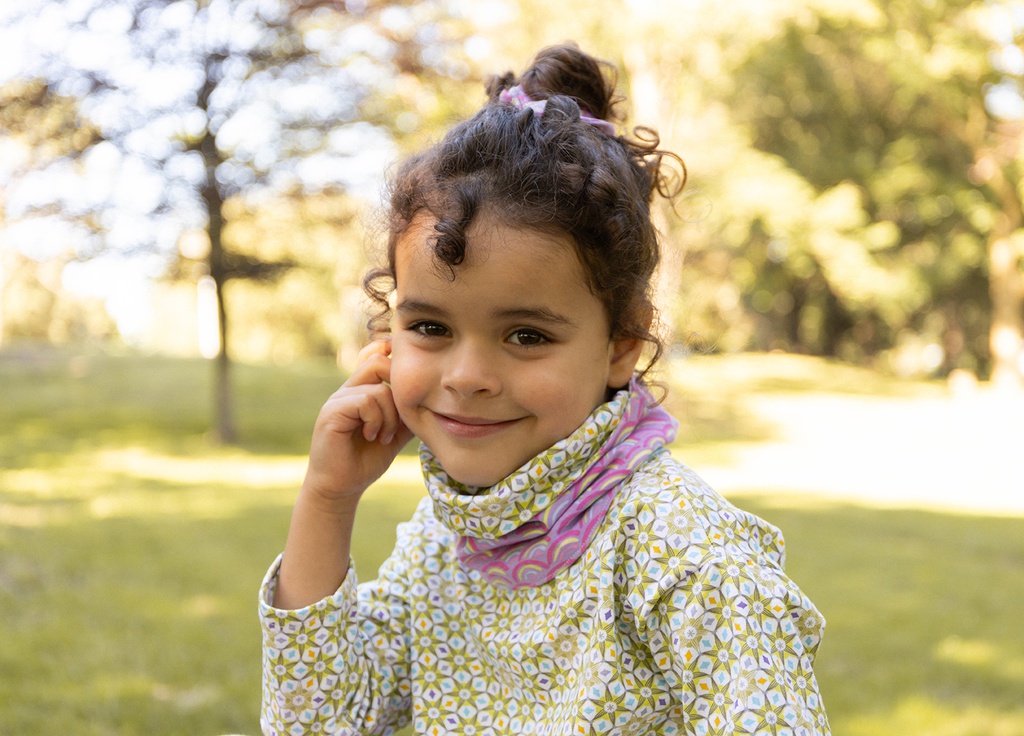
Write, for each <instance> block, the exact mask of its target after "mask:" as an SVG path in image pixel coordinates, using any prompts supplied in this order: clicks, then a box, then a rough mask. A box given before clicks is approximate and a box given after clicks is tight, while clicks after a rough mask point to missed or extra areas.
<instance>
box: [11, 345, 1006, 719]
mask: <svg viewBox="0 0 1024 736" xmlns="http://www.w3.org/2000/svg"><path fill="white" fill-rule="evenodd" d="M693 368H694V369H693V370H689V368H687V370H683V371H682V372H681V373H679V375H677V381H678V383H679V386H676V387H674V390H673V392H672V399H671V405H672V407H673V409H674V410H675V411H677V412H679V413H680V414H681V415H683V417H684V419H685V423H684V429H683V432H682V434H681V439H680V442H679V443H677V448H676V449H677V453H678V454H679V455H680V456H681V457H682V458H683V459H684V460H685V461H687V462H688V463H690V464H691V465H693V466H694V467H696V468H697V469H698V470H699V471H703V467H704V466H705V465H708V466H713V467H715V468H720V469H722V472H723V473H725V472H726V471H729V470H730V469H735V468H737V467H739V465H740V464H741V461H742V460H743V458H744V457H746V456H745V455H744V454H743V453H744V452H746V451H748V450H752V449H757V448H765V447H774V446H775V445H774V444H773V443H775V444H778V445H779V446H780V447H782V446H783V445H785V443H786V442H787V441H789V440H787V438H786V437H780V434H779V429H778V427H777V426H775V425H773V424H772V422H771V421H770V417H767V416H765V415H764V413H763V412H761V411H760V409H763V407H764V406H765V405H767V404H764V403H760V402H776V403H774V404H771V405H772V406H777V405H779V404H778V402H783V403H785V402H787V401H792V402H794V403H798V404H799V405H800V406H802V407H820V406H824V407H832V406H833V405H834V404H833V403H830V402H834V400H835V399H836V397H837V396H846V397H847V398H849V397H850V396H851V392H852V394H853V398H854V400H855V401H857V400H859V399H858V396H863V397H864V398H865V399H867V398H869V397H870V399H871V400H872V401H879V402H885V401H899V402H911V403H913V402H915V401H921V402H927V401H929V400H932V399H934V397H935V394H936V392H937V391H939V390H940V389H939V388H937V387H936V386H933V385H928V384H918V383H908V382H900V381H894V380H891V379H886V378H883V377H880V376H877V375H874V374H872V373H869V372H866V371H860V370H857V369H853V368H849V367H843V366H836V365H832V364H827V363H825V362H823V361H811V360H801V361H797V362H793V361H792V360H789V359H786V358H785V356H781V357H779V358H776V357H775V356H735V357H730V358H712V357H708V358H701V359H699V361H698V363H695V364H694V366H693ZM211 377H212V369H211V366H210V365H209V364H207V363H205V362H203V361H183V360H173V359H168V358H157V357H146V356H139V355H134V354H130V353H126V354H118V355H112V354H104V353H74V352H68V351H54V350H51V349H43V348H33V347H31V346H28V347H18V348H16V349H8V350H7V351H5V352H0V607H2V610H3V612H4V625H3V628H2V635H0V734H3V735H4V736H7V735H8V734H11V735H20V734H32V735H34V734H140V735H141V734H145V735H146V736H157V735H159V734H168V735H170V734H189V735H197V736H205V735H210V736H219V735H220V734H236V733H238V734H250V735H252V736H255V734H257V733H258V732H259V726H258V722H257V718H258V707H259V705H258V704H259V656H260V654H259V645H260V642H259V629H258V624H257V620H256V590H257V588H258V586H259V582H260V580H261V578H262V576H263V574H264V572H265V570H266V568H267V566H268V565H269V563H270V562H271V560H272V559H273V558H274V556H275V555H276V554H277V553H278V552H279V550H280V548H281V546H282V545H283V542H284V536H285V532H286V528H287V523H288V517H289V513H290V506H291V503H292V501H293V500H294V496H295V491H296V488H297V485H298V483H299V481H300V480H301V477H302V472H303V469H304V465H305V459H304V456H303V455H304V451H305V448H306V447H307V444H308V439H309V438H308V435H309V429H310V427H311V426H312V423H313V419H314V418H315V416H316V412H317V410H318V408H319V406H320V403H321V402H322V400H323V398H325V397H326V396H327V395H328V394H329V393H330V392H331V391H332V390H333V389H334V388H335V387H336V384H337V383H338V382H339V376H338V375H337V371H336V369H335V368H334V367H333V366H332V365H330V364H316V363H314V364H299V365H293V366H290V367H288V368H281V367H272V366H239V367H238V370H237V391H238V396H237V401H238V423H239V426H240V431H241V434H242V442H241V445H240V447H238V448H232V449H224V448H217V447H215V446H213V445H211V444H210V443H209V442H208V441H207V439H206V435H205V432H206V429H207V427H208V426H209V421H208V420H209V406H210V404H211V402H210V391H211V380H210V379H211ZM851 386H852V387H853V388H852V389H851V388H850V387H851ZM835 425H836V426H839V427H842V426H845V424H844V417H843V416H836V417H835ZM790 444H792V442H790ZM1018 444H1019V442H1018ZM835 475H836V480H837V483H838V482H839V481H840V478H839V473H838V471H837V472H836V473H835ZM723 477H726V476H725V475H723ZM780 477H782V476H780ZM1022 477H1024V474H1022ZM1018 480H1019V479H1018ZM1020 483H1021V490H1024V480H1021V481H1020ZM964 492H965V493H971V492H972V491H971V489H965V491H964ZM421 495H422V489H421V486H420V484H419V481H418V477H417V471H416V464H415V459H414V457H413V456H412V455H411V454H409V455H406V456H404V457H400V458H399V462H398V463H396V465H395V466H394V467H393V468H392V471H389V473H388V475H387V476H386V477H385V479H384V480H383V481H382V482H381V483H380V484H379V486H378V487H377V488H375V489H372V490H371V491H370V492H369V493H368V494H367V497H366V499H365V501H364V503H363V505H362V506H361V507H360V519H359V522H358V524H359V526H358V538H357V539H356V542H355V544H356V547H355V549H354V556H355V558H356V564H357V567H358V568H359V569H360V571H361V577H362V578H363V579H369V578H370V577H371V576H372V571H373V570H374V569H375V568H376V566H377V565H378V564H379V563H380V562H381V561H382V560H383V559H384V557H385V556H386V555H387V554H388V552H389V551H390V549H391V545H392V543H393V541H394V527H395V524H396V523H398V522H399V521H401V520H404V519H405V518H407V517H408V515H409V513H410V512H411V509H412V507H413V506H414V505H415V503H416V501H417V500H418V499H419V498H420V497H421ZM731 495H734V498H735V500H736V501H737V503H739V504H740V505H742V506H743V507H745V508H748V509H750V510H752V511H754V512H756V513H760V514H761V515H763V516H765V517H766V518H768V519H769V520H771V521H772V522H774V523H776V524H778V525H779V526H780V527H782V529H783V531H784V532H785V533H786V538H787V542H788V548H789V566H788V569H789V571H790V573H791V574H792V576H793V577H794V579H796V580H797V581H798V582H799V583H800V584H801V586H802V587H803V588H804V589H805V590H806V591H807V593H808V594H809V595H810V596H811V598H812V599H813V600H814V601H815V603H816V604H817V605H818V606H819V608H821V609H822V611H823V612H824V613H825V615H826V618H827V619H828V630H827V634H826V638H825V642H824V644H823V645H822V648H821V650H820V653H819V659H818V668H817V672H818V677H819V680H820V682H821V688H822V692H823V694H824V697H825V702H826V705H827V706H828V710H829V715H830V718H831V721H832V725H833V730H834V733H835V734H836V736H881V735H882V734H885V735H886V736H888V735H890V734H899V735H901V736H926V735H927V736H970V735H974V734H977V735H978V736H981V735H983V734H984V735H985V736H1024V698H1022V696H1021V693H1022V692H1024V626H1021V620H1022V619H1021V610H1024V584H1022V582H1021V580H1022V578H1021V571H1022V570H1024V515H1013V514H1006V513H1000V514H998V515H997V514H996V513H994V512H993V513H992V514H990V515H984V514H978V513H974V514H966V513H960V512H953V511H949V510H946V511H938V510H934V509H931V510H929V509H927V508H923V505H922V504H918V505H917V506H916V507H915V505H914V504H909V503H908V504H903V505H902V507H901V506H900V505H895V506H894V505H885V504H880V503H875V502H873V501H872V502H867V503H858V502H856V500H855V499H853V498H852V497H851V496H850V495H849V494H845V495H840V496H834V497H829V496H828V495H827V494H826V495H820V494H819V495H816V494H813V493H806V492H794V493H781V494H768V493H763V492H745V491H744V490H743V487H742V486H740V487H739V490H737V491H736V492H735V493H734V494H731Z"/></svg>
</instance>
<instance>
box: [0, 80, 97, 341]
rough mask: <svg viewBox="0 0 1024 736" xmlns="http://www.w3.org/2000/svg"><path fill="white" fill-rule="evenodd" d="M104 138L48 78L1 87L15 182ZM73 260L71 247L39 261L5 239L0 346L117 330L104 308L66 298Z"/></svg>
mask: <svg viewBox="0 0 1024 736" xmlns="http://www.w3.org/2000/svg"><path fill="white" fill-rule="evenodd" d="M98 140H100V136H99V131H98V130H97V129H96V127H95V126H93V125H91V124H90V123H89V122H88V121H86V120H83V119H81V117H80V115H79V106H78V100H77V99H75V98H73V97H68V96H66V95H61V94H58V93H57V92H55V91H54V89H53V88H52V87H51V86H50V85H48V84H47V83H46V82H45V81H43V80H41V79H26V80H20V81H18V82H16V83H14V84H11V85H9V86H7V87H4V88H0V161H2V163H0V170H2V178H3V179H6V180H7V181H8V182H9V183H10V182H13V181H17V180H18V179H19V178H21V177H24V176H26V175H27V174H28V172H31V171H39V170H45V169H47V168H49V167H51V166H54V165H55V164H64V165H75V164H76V162H77V161H78V160H79V159H80V157H81V156H82V153H83V152H84V151H86V150H87V149H88V148H89V147H90V146H92V145H93V144H95V143H96V142H97V141H98ZM8 193H9V187H3V188H0V230H4V229H6V225H7V223H6V217H5V213H6V211H7V206H6V205H7V199H8ZM71 257H73V256H72V253H70V252H69V249H67V248H60V249H58V252H57V253H55V254H53V255H51V256H50V257H49V258H48V259H47V260H46V262H39V261H36V260H33V259H30V258H27V257H25V255H24V254H22V253H20V252H19V251H18V250H17V249H16V248H15V247H14V245H13V243H11V242H9V241H8V240H7V239H6V238H0V344H3V343H4V341H5V340H7V339H11V338H14V339H17V338H20V337H32V338H37V339H38V338H43V339H50V340H54V341H58V342H59V341H61V339H62V338H69V337H71V336H73V335H83V334H84V335H87V336H93V337H105V336H109V335H110V334H111V333H113V332H115V331H116V330H114V329H113V326H112V323H111V320H110V319H109V317H105V318H104V316H103V313H102V307H99V305H96V304H92V305H91V308H89V309H84V308H82V305H81V304H77V305H75V301H74V300H72V299H69V298H68V297H67V295H66V294H64V293H63V289H62V288H61V285H60V271H61V268H62V266H63V264H64V263H66V262H67V261H68V260H69V259H70V258H71ZM97 307H99V309H97ZM97 312H99V313H98V314H97ZM86 315H89V316H86Z"/></svg>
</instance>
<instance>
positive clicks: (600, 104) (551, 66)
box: [518, 43, 620, 121]
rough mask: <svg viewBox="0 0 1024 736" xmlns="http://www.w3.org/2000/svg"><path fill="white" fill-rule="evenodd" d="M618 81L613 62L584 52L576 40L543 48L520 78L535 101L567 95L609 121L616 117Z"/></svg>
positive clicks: (592, 113)
mask: <svg viewBox="0 0 1024 736" xmlns="http://www.w3.org/2000/svg"><path fill="white" fill-rule="evenodd" d="M616 82H617V76H616V73H615V68H614V67H613V66H612V65H611V64H609V63H608V62H606V61H601V60H599V59H595V58H594V57H593V56H591V55H590V54H587V53H584V52H583V51H581V50H580V48H579V47H578V46H577V45H576V44H574V43H564V44H559V45H557V46H549V47H547V48H544V49H541V50H540V51H539V52H538V53H537V55H536V56H535V57H534V59H533V61H532V62H531V63H530V66H529V68H528V69H527V70H526V71H525V72H523V74H522V76H520V77H519V80H518V84H519V85H521V86H522V88H523V89H524V90H525V91H526V93H527V94H529V95H530V97H532V98H533V99H535V100H543V99H547V98H549V97H554V96H556V95H565V96H567V97H571V98H572V99H573V100H574V101H575V102H576V104H577V105H579V107H580V108H582V109H583V110H586V111H587V112H588V113H589V114H590V115H592V116H593V117H595V118H600V119H601V120H609V121H611V120H615V119H616V118H617V115H616V113H615V106H616V104H617V103H618V102H619V101H620V100H619V98H618V97H616V93H615V85H616Z"/></svg>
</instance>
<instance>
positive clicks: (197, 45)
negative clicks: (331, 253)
mask: <svg viewBox="0 0 1024 736" xmlns="http://www.w3.org/2000/svg"><path fill="white" fill-rule="evenodd" d="M435 9H436V4H432V3H429V2H419V3H418V2H415V1H414V0H412V1H407V2H373V1H371V0H360V1H358V2H349V3H338V2H333V1H332V0H300V1H299V2H286V1H284V0H266V1H258V0H196V1H195V2H166V1H165V0H130V1H128V2H114V1H112V0H86V1H84V2H81V3H76V4H74V5H73V6H71V5H68V4H65V3H62V2H55V1H51V2H41V3H34V4H32V5H30V6H28V5H27V6H25V7H24V9H22V10H20V11H19V12H15V13H14V14H13V17H12V18H11V19H10V21H9V22H8V35H7V38H8V39H9V40H11V42H12V43H16V42H17V40H16V39H17V34H19V33H20V34H21V36H22V38H29V39H33V42H34V43H36V47H26V48H25V49H18V50H19V51H21V50H24V51H27V52H30V54H29V55H28V58H31V59H33V60H34V61H33V63H31V64H28V65H27V66H26V68H25V69H24V70H23V71H24V72H25V73H30V74H32V75H33V76H38V77H42V78H44V79H46V80H47V83H48V84H51V85H53V86H54V87H56V88H58V89H60V90H62V91H63V92H64V94H68V95H71V96H74V97H76V98H78V99H79V100H81V104H82V108H83V110H84V111H85V113H86V114H87V115H88V116H89V118H90V119H91V120H92V121H93V122H94V124H95V125H96V127H97V128H98V129H99V130H100V131H101V133H102V137H103V142H102V143H99V144H97V146H96V148H97V149H101V150H102V154H101V155H97V156H96V158H98V159H100V161H101V162H102V163H105V164H106V166H107V168H108V170H109V171H110V173H111V174H112V175H111V177H110V178H111V179H112V180H118V179H120V181H121V182H122V183H123V182H125V181H129V180H130V181H132V182H133V184H129V185H128V186H129V187H133V190H132V191H125V190H124V187H123V186H122V188H121V190H120V191H118V190H117V188H116V186H115V185H113V184H110V185H109V186H110V191H108V192H102V191H99V192H91V193H85V194H83V193H81V192H76V193H75V195H74V196H70V197H60V196H58V197H53V198H48V197H47V196H46V195H40V194H39V190H40V187H36V188H35V190H34V191H35V194H34V196H29V195H26V196H24V197H23V198H22V199H23V200H24V201H23V202H22V203H21V205H20V211H18V212H17V215H18V216H28V215H33V214H36V213H38V212H39V211H41V210H46V209H58V210H60V211H62V212H63V213H64V214H65V215H67V216H68V217H70V218H75V217H77V218H81V219H94V220H97V221H98V222H99V224H100V232H99V235H98V237H96V238H94V239H93V240H92V241H91V243H89V244H88V245H87V246H86V247H82V248H80V253H79V256H81V257H88V256H89V255H93V254H98V253H102V252H105V251H109V250H111V249H118V250H120V251H121V252H123V253H132V252H133V251H140V250H141V251H146V250H159V251H162V252H164V253H168V252H170V251H172V250H173V248H174V247H175V241H176V240H177V239H178V237H179V236H180V235H181V234H182V233H187V232H194V231H196V230H202V231H204V232H205V239H206V247H205V248H203V249H201V250H202V256H201V261H202V265H201V268H199V269H191V270H190V272H189V274H188V275H189V276H190V277H194V276H199V275H202V276H205V277H207V278H210V279H212V280H213V283H214V284H215V285H216V292H215V293H216V300H217V320H218V324H219V333H220V336H221V339H220V346H219V354H218V359H217V362H216V366H217V371H216V396H217V399H216V412H215V414H216V427H215V431H216V434H217V435H218V436H219V437H220V439H222V440H223V441H226V442H231V441H233V440H234V438H235V428H234V421H233V411H232V401H231V390H230V363H231V351H230V350H229V338H230V337H231V336H232V335H233V330H232V329H230V328H229V324H228V314H229V311H230V310H229V301H228V300H227V295H228V293H229V291H230V290H231V289H229V286H228V284H229V282H251V283H254V284H263V285H264V286H251V287H248V288H246V287H241V288H238V289H234V291H235V292H236V294H238V295H239V296H240V295H242V294H245V293H250V294H252V293H253V292H254V291H259V290H260V289H261V288H264V287H265V285H266V284H267V283H268V282H272V281H280V280H282V279H283V281H282V283H283V284H294V283H295V282H296V279H300V280H301V278H302V277H301V276H299V277H294V276H293V277H291V278H289V277H288V276H287V274H291V273H292V272H293V271H294V270H295V267H296V266H297V265H298V264H299V263H305V262H306V261H307V260H308V261H309V262H310V263H311V264H313V265H312V270H314V271H315V270H316V265H317V264H318V263H320V262H321V261H322V254H319V253H316V252H313V253H309V252H306V250H305V249H304V248H303V244H304V241H301V240H298V239H296V240H294V241H293V245H292V246H291V247H290V248H287V249H282V248H277V249H276V251H275V249H274V248H271V247H268V246H267V245H266V244H265V243H263V242H262V237H261V236H258V235H255V236H254V235H253V234H252V233H249V234H248V235H247V236H244V235H242V234H241V233H243V232H244V231H245V229H246V227H245V226H241V227H235V226H236V225H240V223H236V222H234V221H233V220H235V219H241V220H246V219H249V220H251V219H252V218H251V213H252V212H253V211H254V205H253V203H254V202H266V201H270V202H271V203H272V205H271V208H272V209H273V210H274V211H276V212H277V213H278V214H280V213H281V212H282V206H286V205H287V204H288V203H292V204H295V205H296V208H295V209H293V211H292V212H291V213H290V214H289V215H287V219H289V220H291V221H292V222H296V221H298V220H303V217H304V215H303V214H302V213H303V212H304V211H305V209H308V208H307V207H306V205H304V204H302V202H303V198H306V197H308V198H310V201H311V202H315V201H316V200H317V198H319V197H322V196H327V197H334V198H336V197H337V196H338V195H339V193H344V192H346V191H349V190H352V189H354V188H358V187H360V186H362V185H364V184H365V183H366V181H367V180H371V179H375V178H376V173H377V171H379V169H380V168H381V167H382V166H383V163H384V161H386V160H387V158H389V157H390V155H389V154H390V152H391V150H392V149H391V141H392V137H391V135H390V131H389V130H387V128H385V127H382V126H381V125H380V124H379V123H380V120H381V119H384V118H387V119H392V120H394V119H397V120H399V121H401V120H402V118H401V116H397V117H396V115H395V114H394V113H393V105H391V104H390V103H389V102H388V100H390V99H391V98H392V97H398V98H401V97H402V96H403V95H408V94H412V93H415V90H409V89H408V86H409V85H408V84H406V85H404V86H403V85H402V84H400V83H396V81H395V80H398V82H401V80H402V79H406V80H408V79H412V78H414V79H421V80H427V79H431V78H443V77H447V76H453V75H455V76H457V75H458V73H459V71H460V70H459V68H458V67H457V65H456V66H452V65H451V64H450V63H449V61H448V57H447V56H445V55H441V54H438V53H436V51H437V49H439V48H441V47H442V46H443V45H444V43H445V38H444V33H445V29H444V28H442V27H441V25H440V24H438V23H436V22H433V21H432V17H431V13H432V12H433V11H434V10H435ZM44 39H45V40H44ZM55 39H56V40H55ZM424 49H432V50H433V51H434V53H427V52H425V51H424ZM463 73H464V72H463ZM389 88H390V89H392V90H393V91H394V94H392V95H389V94H386V93H384V92H385V90H387V89H389ZM371 91H373V92H374V94H373V95H372V96H371V94H370V93H371ZM438 99H441V98H440V97H438ZM389 110H391V111H392V112H391V113H390V114H388V111H389ZM418 122H419V120H418V119H417V120H412V119H405V122H404V123H402V124H404V125H406V126H407V127H409V128H412V127H416V126H417V124H418ZM101 147H102V148H101ZM374 152H376V153H377V156H376V157H375V159H374V164H373V168H374V169H375V171H374V174H373V175H372V176H369V175H368V174H367V173H366V172H365V171H364V170H361V168H360V167H362V169H365V168H366V164H365V159H366V158H367V156H366V154H368V153H370V154H373V153H374ZM370 158H373V157H372V156H371V157H370ZM122 177H123V178H122ZM22 191H23V192H29V191H32V188H31V187H25V188H23V190H22ZM105 195H106V196H105ZM11 209H12V208H10V207H9V208H8V210H9V211H10V210H11ZM133 210H134V212H133ZM133 214H134V215H135V216H136V218H135V222H131V216H132V215H133ZM260 219H261V221H262V222H264V223H265V222H266V220H267V218H265V217H261V218H260ZM348 219H349V218H348V217H347V216H346V217H345V218H342V220H341V221H339V220H338V219H337V218H334V217H329V218H327V219H325V220H324V221H323V223H322V224H327V223H332V224H334V225H344V224H345V222H347V220H348ZM305 222H307V224H308V220H307V221H305ZM169 224H170V226H169ZM304 227H305V225H301V226H299V227H298V228H297V229H296V234H301V232H302V230H303V228H304ZM233 228H234V230H235V235H234V236H232V235H230V232H231V231H232V229H233ZM249 228H250V230H251V223H250V224H249ZM341 235H343V233H342V232H339V233H336V236H337V237H340V236H341ZM321 240H322V239H321ZM277 242H278V243H280V242H281V241H280V239H278V241H277ZM318 247H319V246H318ZM339 247H341V248H344V247H345V246H344V244H341V245H340V246H339ZM272 251H273V252H272ZM339 260H344V259H339ZM181 273H184V272H182V271H180V270H179V274H181ZM291 288H293V289H294V288H295V287H294V286H292V287H291ZM299 290H300V291H301V289H299ZM321 292H322V290H321ZM313 293H315V292H307V293H306V297H307V298H308V297H309V296H312V294H313ZM301 301H302V300H292V302H301ZM288 304H289V302H287V301H285V302H282V303H281V304H280V306H279V308H283V307H286V306H287V305H288ZM303 305H304V309H306V310H309V309H311V308H313V306H312V304H311V303H310V302H309V301H306V302H304V303H303ZM247 314H248V315H249V316H251V314H252V312H251V311H249V312H248V313H247ZM268 316H269V315H268ZM276 316H279V314H278V315H276ZM293 316H296V315H293ZM307 319H308V315H307ZM250 321H251V320H250ZM274 321H276V322H277V323H278V324H281V323H282V322H287V320H280V319H276V318H275V320H274ZM299 324H300V325H301V324H302V320H301V319H300V320H299ZM325 337H326V336H325V335H323V334H321V335H317V334H316V331H315V330H313V331H311V332H310V333H307V340H306V341H307V345H305V346H303V347H312V348H313V349H314V350H315V351H322V350H323V349H324V342H325Z"/></svg>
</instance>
